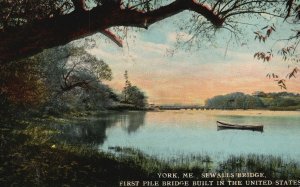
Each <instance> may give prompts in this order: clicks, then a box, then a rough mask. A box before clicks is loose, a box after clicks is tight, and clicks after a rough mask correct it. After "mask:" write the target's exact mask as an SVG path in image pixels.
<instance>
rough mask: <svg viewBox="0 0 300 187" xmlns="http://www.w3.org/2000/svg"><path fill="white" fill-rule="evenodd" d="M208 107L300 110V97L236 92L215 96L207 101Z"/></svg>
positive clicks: (259, 92) (283, 94) (286, 94)
mask: <svg viewBox="0 0 300 187" xmlns="http://www.w3.org/2000/svg"><path fill="white" fill-rule="evenodd" d="M205 104H206V106H207V107H209V108H215V109H271V110H297V109H300V95H299V94H294V93H288V92H279V93H264V92H261V91H258V92H254V93H253V94H252V95H246V94H244V93H240V92H236V93H231V94H227V95H220V96H215V97H213V98H211V99H208V100H206V103H205Z"/></svg>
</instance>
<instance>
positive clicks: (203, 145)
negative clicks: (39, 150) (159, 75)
mask: <svg viewBox="0 0 300 187" xmlns="http://www.w3.org/2000/svg"><path fill="white" fill-rule="evenodd" d="M217 120H219V121H224V122H230V123H236V124H247V125H258V124H261V125H264V131H263V132H257V131H248V130H217V125H216V121H217ZM57 128H60V130H62V131H63V133H62V134H61V135H60V138H62V139H64V141H69V142H71V143H74V144H88V145H92V146H94V147H95V148H96V149H99V150H105V151H110V148H111V147H116V146H120V147H131V148H137V149H139V150H141V151H143V152H144V153H146V154H149V155H154V156H157V157H159V158H163V159H168V158H174V157H178V156H180V157H182V156H185V155H191V154H194V155H197V154H202V155H203V154H206V155H210V156H211V157H213V158H216V159H222V158H225V157H227V156H229V155H241V154H259V155H274V156H281V157H283V158H286V159H292V160H296V161H299V158H300V149H299V145H300V135H299V134H300V112H299V111H291V112H288V111H259V110H238V111H218V110H208V111H200V110H199V111H198V110H197V111H196V110H176V111H161V112H137V111H132V112H120V113H106V114H105V113H104V114H102V115H101V116H99V117H93V118H91V119H90V120H86V121H84V122H81V121H79V122H76V123H73V124H69V125H65V126H63V127H62V126H57Z"/></svg>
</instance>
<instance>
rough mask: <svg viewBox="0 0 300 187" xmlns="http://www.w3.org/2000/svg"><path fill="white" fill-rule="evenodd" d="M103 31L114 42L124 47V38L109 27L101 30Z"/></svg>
mask: <svg viewBox="0 0 300 187" xmlns="http://www.w3.org/2000/svg"><path fill="white" fill-rule="evenodd" d="M101 33H102V34H103V35H104V36H106V37H108V38H109V39H110V40H112V41H113V42H114V43H116V44H117V45H118V46H119V47H123V42H122V39H121V38H120V37H119V36H117V35H115V34H114V33H112V32H111V31H110V30H109V29H105V30H104V31H101Z"/></svg>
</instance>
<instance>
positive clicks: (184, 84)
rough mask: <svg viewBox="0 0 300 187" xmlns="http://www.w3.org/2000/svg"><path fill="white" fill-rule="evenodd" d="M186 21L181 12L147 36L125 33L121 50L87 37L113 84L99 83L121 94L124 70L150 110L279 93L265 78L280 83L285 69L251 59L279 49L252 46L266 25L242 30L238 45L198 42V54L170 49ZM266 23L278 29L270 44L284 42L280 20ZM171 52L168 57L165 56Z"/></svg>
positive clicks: (298, 87) (225, 39)
mask: <svg viewBox="0 0 300 187" xmlns="http://www.w3.org/2000/svg"><path fill="white" fill-rule="evenodd" d="M189 15H191V13H190V12H188V11H185V12H183V13H180V14H178V15H176V16H173V17H170V18H168V19H165V20H162V21H160V22H158V23H155V24H153V25H151V26H150V27H149V29H148V30H139V31H132V30H131V29H129V30H128V32H127V38H126V39H125V40H124V47H123V48H120V47H118V46H117V45H116V44H114V43H113V42H111V41H109V40H108V39H106V38H105V37H103V36H102V35H101V34H96V35H94V36H92V38H93V39H95V38H96V39H95V44H94V46H93V47H92V48H91V49H90V50H89V52H90V53H91V54H93V55H95V56H96V57H97V58H99V59H102V60H104V61H105V62H106V63H107V64H108V65H109V66H110V68H111V69H112V72H113V80H112V81H109V82H105V83H106V84H108V85H109V86H111V87H112V88H113V89H114V90H116V91H117V92H121V90H122V88H123V87H124V84H125V83H124V82H125V81H124V72H125V70H127V71H128V75H129V80H130V81H131V83H132V84H133V85H136V86H138V87H139V88H140V89H141V90H143V91H144V92H145V93H146V95H147V96H148V101H149V103H154V104H203V103H204V102H205V100H206V99H208V98H210V97H213V96H215V95H223V94H228V93H231V92H244V93H247V94H251V93H253V92H255V91H264V92H280V91H285V90H282V89H280V87H279V86H278V85H277V84H276V82H274V80H271V79H269V78H267V77H266V75H267V74H268V73H270V72H275V73H277V74H279V75H281V76H282V77H285V75H286V74H287V73H288V72H289V65H287V63H286V62H283V61H282V59H281V58H280V57H277V56H278V55H276V56H275V57H274V59H272V61H271V62H261V61H258V60H256V59H254V58H253V55H254V53H255V52H257V51H259V50H262V51H266V50H268V49H270V48H274V49H276V48H280V47H283V46H284V44H285V43H284V41H277V42H275V40H271V39H270V41H269V42H267V43H266V44H262V43H259V42H258V41H255V40H254V36H255V35H254V34H253V32H254V31H256V30H258V29H261V28H263V27H264V26H266V24H267V23H263V22H259V23H255V26H253V27H250V28H248V27H247V28H245V29H243V32H244V33H243V35H242V39H241V40H239V43H234V42H233V39H232V38H230V33H229V32H228V31H225V30H221V31H218V32H217V33H216V37H214V38H213V41H211V43H209V42H203V45H202V44H201V45H200V48H197V49H192V50H185V49H183V48H180V47H179V48H176V46H177V45H176V44H177V43H176V42H177V39H178V36H181V37H180V40H182V41H185V40H187V39H189V38H190V37H191V35H190V34H188V32H187V31H179V26H180V23H179V22H181V20H185V19H187V18H188V16H189ZM266 19H267V20H268V18H266ZM248 22H249V23H251V22H253V21H248ZM268 22H269V23H275V24H276V26H277V27H282V28H281V29H278V28H277V30H278V31H276V32H275V33H274V34H273V35H272V36H271V38H272V37H273V38H284V37H286V36H287V34H286V33H288V32H289V31H290V29H291V28H289V25H288V24H285V23H283V22H282V21H280V20H275V19H270V20H268ZM86 40H87V41H88V39H86ZM175 48H176V50H175V52H174V54H173V55H172V54H171V53H170V51H172V50H173V49H175ZM275 54H276V53H275ZM299 83H300V79H299V77H298V78H296V79H293V80H289V81H288V82H287V86H288V89H287V91H288V92H298V93H299V92H300V84H299Z"/></svg>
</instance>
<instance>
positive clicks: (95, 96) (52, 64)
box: [0, 45, 147, 116]
mask: <svg viewBox="0 0 300 187" xmlns="http://www.w3.org/2000/svg"><path fill="white" fill-rule="evenodd" d="M0 73H1V77H0V105H1V107H0V115H2V116H3V115H14V116H15V115H19V114H24V113H39V114H51V115H59V114H63V113H72V112H78V111H91V110H105V109H115V108H117V109H119V107H118V106H120V105H122V106H123V108H122V109H126V107H127V108H129V109H136V108H138V109H140V108H142V107H145V106H146V105H147V97H146V96H145V94H144V92H143V91H141V90H140V89H139V88H138V87H137V86H134V85H132V84H131V83H130V82H129V80H128V76H127V78H126V80H124V81H125V82H126V83H125V87H124V90H123V91H122V92H121V93H117V92H115V91H114V90H113V89H111V88H110V87H109V85H106V84H104V82H103V81H110V80H112V78H113V75H112V70H111V69H110V67H109V66H108V64H106V63H105V62H104V61H103V60H101V59H97V58H96V57H95V56H93V55H91V54H89V53H88V52H87V51H86V50H85V49H84V48H83V47H80V46H74V45H67V46H65V47H57V48H53V49H49V50H45V51H43V52H42V53H40V54H38V55H35V56H33V57H30V58H27V59H23V60H21V62H20V61H18V62H11V63H8V64H6V65H3V66H1V67H0ZM128 83H129V84H128ZM124 105H125V107H124Z"/></svg>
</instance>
